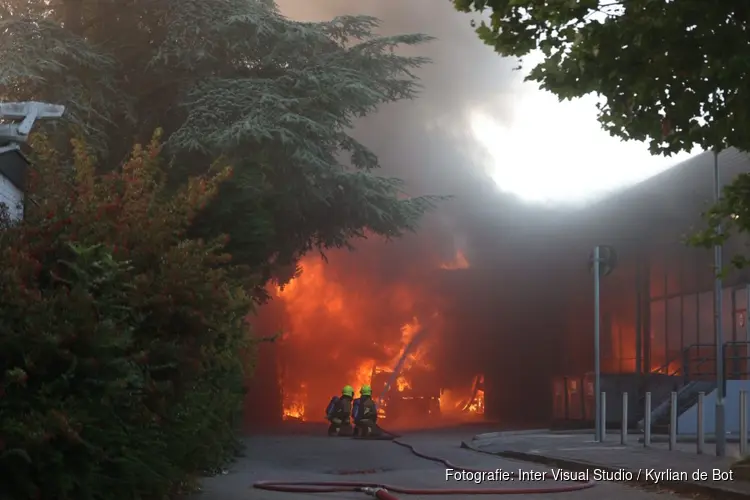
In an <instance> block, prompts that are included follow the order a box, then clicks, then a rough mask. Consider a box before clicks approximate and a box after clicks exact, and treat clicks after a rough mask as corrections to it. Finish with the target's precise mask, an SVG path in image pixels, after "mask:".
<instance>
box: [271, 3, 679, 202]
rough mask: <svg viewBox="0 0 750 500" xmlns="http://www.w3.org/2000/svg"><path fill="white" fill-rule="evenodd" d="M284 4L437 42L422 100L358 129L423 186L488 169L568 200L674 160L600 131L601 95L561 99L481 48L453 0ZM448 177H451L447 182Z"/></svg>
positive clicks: (430, 48)
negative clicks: (366, 19) (362, 18)
mask: <svg viewBox="0 0 750 500" xmlns="http://www.w3.org/2000/svg"><path fill="white" fill-rule="evenodd" d="M278 4H279V6H280V8H281V10H282V12H283V13H284V14H285V15H287V16H289V17H291V18H295V19H301V20H323V19H329V18H331V17H334V16H336V15H341V14H367V15H372V16H375V17H378V18H380V19H381V20H382V21H383V25H382V32H383V33H386V34H395V33H413V32H420V33H426V34H428V35H432V36H434V37H436V38H437V40H435V41H433V42H432V43H430V44H428V45H423V46H421V47H418V48H417V51H418V52H419V53H420V55H425V56H428V57H430V58H431V59H432V60H433V63H432V64H431V65H430V66H428V67H426V68H425V69H424V70H422V72H421V74H420V76H421V77H422V83H423V85H424V87H425V89H424V92H423V93H422V96H421V97H420V98H419V99H418V100H416V101H414V102H413V103H408V104H405V103H400V104H396V105H393V106H390V107H389V108H387V109H384V110H383V111H382V112H381V113H379V114H378V116H375V117H371V118H369V119H367V120H364V121H363V123H361V124H360V126H359V129H358V131H357V132H358V133H357V135H358V136H359V137H361V138H362V139H363V140H364V141H365V142H366V143H367V144H369V145H370V146H371V147H373V148H374V149H375V150H376V152H377V153H379V154H380V155H381V157H383V163H384V165H385V166H386V167H389V170H391V169H392V170H393V171H394V172H397V173H399V174H400V175H402V176H405V177H407V180H411V181H414V180H415V179H418V180H419V182H414V183H413V184H414V188H415V189H419V188H422V187H444V188H451V187H453V188H454V189H455V188H456V186H455V185H454V181H455V179H456V178H461V177H466V176H468V175H472V174H474V175H476V172H484V173H485V174H486V175H487V176H488V177H489V178H490V179H491V180H492V181H494V184H496V186H497V187H499V188H500V190H502V191H505V192H509V193H513V194H515V195H516V196H517V197H519V198H521V199H523V200H526V201H531V202H546V203H547V204H549V203H555V204H560V203H566V204H569V203H571V202H572V203H577V202H581V201H583V200H587V199H590V198H592V197H596V196H597V195H601V194H603V193H605V192H607V191H610V190H612V189H616V188H618V187H620V186H623V185H627V184H632V183H635V182H637V181H640V180H642V179H645V178H647V177H649V176H651V175H654V174H656V173H658V172H660V171H661V170H664V169H665V168H668V167H669V166H671V165H673V164H674V163H675V161H676V159H675V158H660V157H652V156H651V155H650V154H649V153H648V151H647V148H646V146H645V145H644V144H641V143H622V142H620V141H619V140H617V139H615V138H612V137H610V136H609V135H608V134H607V133H606V132H604V131H602V130H601V129H600V127H599V124H598V122H597V121H596V109H595V107H594V104H595V98H593V97H592V98H591V99H587V100H580V101H575V102H564V103H560V102H558V101H557V99H556V98H555V97H554V96H552V95H551V94H549V93H547V92H542V91H540V90H539V89H538V88H537V87H536V84H534V83H523V82H522V76H523V75H522V73H521V72H518V71H513V68H514V67H515V66H517V62H516V61H512V60H507V59H502V58H501V57H500V56H498V55H497V54H496V53H494V52H493V51H492V50H491V49H490V48H489V47H487V46H485V45H484V44H482V42H481V41H479V40H478V38H477V37H476V35H475V34H474V32H473V30H472V28H471V27H470V25H469V22H470V20H471V17H470V16H468V15H466V14H461V13H458V12H456V11H455V10H454V9H453V7H452V5H451V2H450V1H449V0H315V1H310V0H279V2H278ZM474 17H476V16H474ZM446 135H447V136H450V138H451V139H450V140H446V139H445V136H446ZM681 158H682V157H681ZM425 177H436V178H438V179H430V180H431V181H432V182H425ZM440 179H442V180H443V181H447V182H445V183H443V185H442V186H441V185H440V184H441V183H440ZM425 185H426V186H425Z"/></svg>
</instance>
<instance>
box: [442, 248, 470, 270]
mask: <svg viewBox="0 0 750 500" xmlns="http://www.w3.org/2000/svg"><path fill="white" fill-rule="evenodd" d="M468 268H469V261H468V260H466V256H465V255H464V253H463V252H462V251H461V250H458V251H457V252H456V256H455V257H453V260H451V261H450V262H444V263H443V264H440V269H447V270H456V269H468Z"/></svg>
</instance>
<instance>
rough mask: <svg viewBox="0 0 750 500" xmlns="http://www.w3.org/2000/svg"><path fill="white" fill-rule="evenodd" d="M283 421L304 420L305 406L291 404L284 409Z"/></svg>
mask: <svg viewBox="0 0 750 500" xmlns="http://www.w3.org/2000/svg"><path fill="white" fill-rule="evenodd" d="M284 420H305V406H304V405H302V404H301V403H292V404H291V405H290V406H288V407H285V408H284Z"/></svg>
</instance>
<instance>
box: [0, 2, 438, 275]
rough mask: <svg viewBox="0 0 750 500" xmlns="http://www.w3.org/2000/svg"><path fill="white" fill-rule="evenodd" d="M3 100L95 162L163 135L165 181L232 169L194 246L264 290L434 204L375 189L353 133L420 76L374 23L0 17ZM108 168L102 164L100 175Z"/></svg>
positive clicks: (263, 8)
mask: <svg viewBox="0 0 750 500" xmlns="http://www.w3.org/2000/svg"><path fill="white" fill-rule="evenodd" d="M0 19H1V21H0V23H2V30H0V45H1V46H2V47H3V50H4V52H3V63H2V68H0V94H1V95H4V98H6V99H15V100H20V99H32V98H33V99H43V100H48V101H52V102H59V103H63V104H66V105H68V106H69V112H68V118H69V120H70V123H71V124H72V125H73V126H74V128H73V130H74V131H75V132H76V133H80V134H83V135H84V136H85V137H86V139H87V142H88V143H89V144H90V145H92V146H94V147H96V150H97V153H98V154H100V155H102V156H104V155H108V156H109V158H112V159H115V160H117V159H119V158H121V157H123V156H124V155H125V154H126V153H127V150H128V148H129V143H132V141H133V140H136V141H138V140H141V141H142V140H144V139H147V138H148V135H149V134H150V133H151V131H152V130H153V129H154V128H155V127H162V128H163V129H164V130H165V137H166V146H167V151H168V153H169V154H170V155H171V156H173V157H174V158H176V159H177V160H178V161H177V162H176V164H177V165H179V166H180V169H179V170H175V172H173V176H174V177H175V178H176V181H181V180H184V178H185V176H187V175H191V174H196V173H199V172H200V169H202V168H203V166H204V165H206V164H207V163H210V162H211V161H213V160H215V159H217V158H220V157H221V158H223V159H224V160H225V161H226V162H227V163H228V164H231V165H232V166H233V167H234V168H235V173H236V175H235V177H234V179H233V180H232V181H231V182H230V183H227V184H226V185H224V186H223V187H222V189H221V193H220V195H219V196H218V197H217V198H216V201H215V202H214V203H212V206H211V207H209V210H208V211H207V212H206V213H204V214H203V215H202V217H201V218H200V220H198V221H196V225H195V227H194V231H195V234H198V235H202V236H211V235H214V234H217V233H226V234H229V235H230V236H231V242H230V244H229V251H230V252H231V253H232V254H233V255H234V256H235V257H236V258H237V259H238V260H240V261H241V262H244V263H247V264H250V265H252V266H253V269H255V270H256V271H257V272H259V273H262V274H263V275H264V276H265V277H267V276H268V275H269V273H271V272H272V271H273V270H274V269H276V268H277V267H280V266H286V265H288V264H290V263H293V262H294V261H295V259H296V258H298V257H299V256H300V255H302V254H303V253H305V252H307V251H309V250H311V249H321V250H322V249H325V248H329V247H341V246H345V245H347V242H348V241H349V240H350V239H351V238H355V237H361V236H363V235H364V234H365V233H366V232H369V233H374V234H377V235H382V236H385V237H396V236H399V235H400V234H402V233H403V232H404V231H410V230H414V229H415V227H416V224H417V222H418V219H419V217H420V216H421V215H422V214H423V213H424V212H425V211H426V210H428V209H429V208H430V207H431V206H432V205H433V202H434V201H435V200H436V198H433V197H408V196H405V195H404V194H403V193H402V189H403V187H402V185H401V182H400V181H399V180H398V179H393V178H386V177H381V176H378V175H375V171H376V169H377V168H378V161H377V158H376V156H375V155H374V154H373V153H372V152H371V151H370V150H368V149H367V148H366V147H365V146H364V145H363V144H360V143H359V142H357V141H356V140H354V139H353V138H352V136H351V135H350V128H351V127H352V124H353V122H354V120H355V119H357V118H358V117H361V116H363V115H366V114H368V113H370V112H372V111H373V110H375V109H377V108H378V106H380V105H382V104H385V103H389V102H394V101H398V100H401V99H411V98H413V97H414V96H415V95H416V93H417V91H418V89H419V85H418V82H417V79H416V78H415V76H414V74H413V73H412V71H413V70H414V69H416V68H418V67H419V66H421V65H422V64H424V63H425V62H426V61H425V59H423V58H419V57H406V56H402V55H399V54H398V53H397V52H395V51H394V49H396V48H397V47H399V46H402V45H416V44H420V43H422V42H425V41H427V40H428V39H429V37H427V36H424V35H404V36H395V37H380V36H377V35H376V34H375V30H376V28H377V26H378V21H377V20H376V19H373V18H370V17H349V16H347V17H339V18H336V19H334V20H332V21H329V22H321V23H306V22H296V21H292V20H289V19H287V18H285V17H284V16H282V15H281V14H280V13H279V12H278V10H277V8H276V6H275V4H274V3H273V2H272V1H268V0H262V1H261V0H157V1H153V2H140V1H131V2H115V1H102V2H93V3H92V2H80V1H73V0H61V1H60V2H55V3H53V4H48V3H47V2H42V1H40V0H39V1H34V2H22V1H20V0H4V1H2V2H0ZM108 164H111V163H108Z"/></svg>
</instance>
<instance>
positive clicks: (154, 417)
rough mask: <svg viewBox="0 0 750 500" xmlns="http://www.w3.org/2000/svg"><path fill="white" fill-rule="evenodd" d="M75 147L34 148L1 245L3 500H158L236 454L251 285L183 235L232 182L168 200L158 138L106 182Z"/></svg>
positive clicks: (223, 171)
mask: <svg viewBox="0 0 750 500" xmlns="http://www.w3.org/2000/svg"><path fill="white" fill-rule="evenodd" d="M74 146H75V147H74V151H75V154H74V162H73V165H72V168H71V165H66V164H65V162H64V161H63V160H62V159H61V157H60V156H58V155H57V154H55V153H54V152H53V151H52V150H50V149H49V148H46V147H44V145H43V144H42V145H39V144H38V145H36V148H35V150H36V152H37V155H38V158H37V159H36V162H35V163H36V168H35V169H34V172H33V173H34V175H33V177H32V179H31V198H32V199H33V200H34V202H33V203H27V207H26V218H25V220H24V221H23V222H22V223H19V224H13V223H11V222H10V221H9V220H8V219H7V218H3V226H4V228H3V230H2V231H0V304H1V305H0V369H1V370H0V470H2V471H3V472H2V475H3V480H2V481H1V482H0V498H11V499H16V498H17V499H28V498H38V499H56V500H65V499H76V500H84V499H105V498H106V499H108V500H116V499H129V500H131V499H136V498H163V497H165V496H166V495H168V494H170V493H172V492H174V491H175V489H176V488H178V487H182V486H184V485H185V484H186V481H188V480H189V479H190V478H191V477H193V474H194V473H195V472H197V471H200V470H203V469H207V468H211V467H215V466H217V465H218V464H219V463H221V462H222V461H223V460H225V459H226V458H227V456H228V455H229V454H230V453H232V451H233V450H234V448H233V447H234V445H235V442H234V441H233V430H234V429H233V420H234V419H235V418H236V415H237V414H238V411H239V408H240V406H241V399H242V390H241V387H242V386H241V383H242V372H243V366H242V362H241V359H242V358H243V352H245V350H246V349H248V348H250V347H252V346H251V345H249V344H248V342H247V338H248V336H247V326H246V320H245V318H246V316H247V314H248V313H249V311H250V310H251V307H252V304H251V302H252V301H251V300H250V297H249V296H248V295H247V293H246V291H245V290H246V288H245V285H246V284H245V283H239V282H237V281H236V278H235V277H236V276H243V277H245V279H246V277H247V275H248V273H247V272H238V271H240V270H239V269H237V268H236V266H234V265H233V264H232V262H231V259H230V257H229V255H227V254H226V252H225V250H224V247H225V245H226V243H227V241H226V238H219V239H217V240H214V241H202V240H199V239H190V238H189V237H188V232H187V230H188V228H189V226H190V225H191V222H192V221H193V220H194V219H195V217H197V216H198V215H199V214H200V213H201V210H202V209H203V207H205V206H206V204H207V203H209V202H210V200H211V199H212V198H213V197H215V196H216V193H217V191H218V188H219V186H220V185H221V184H222V183H223V182H225V181H226V180H227V179H228V178H229V177H230V176H231V170H230V169H228V168H212V169H211V170H209V173H208V174H206V175H204V176H200V177H195V178H191V179H190V180H189V182H188V183H187V184H186V185H185V186H182V187H181V188H180V189H177V190H173V189H172V190H168V189H167V187H166V185H165V182H164V178H165V177H166V175H165V172H166V168H165V167H164V166H163V165H161V163H160V161H159V156H160V155H159V153H160V146H159V141H158V137H155V139H154V140H153V141H152V143H151V144H149V145H148V146H146V147H141V146H136V147H135V148H134V149H133V152H132V154H131V156H130V157H129V159H128V161H127V162H126V163H125V164H124V166H123V167H122V168H121V169H118V170H116V171H114V172H111V173H108V174H106V175H98V174H97V173H96V169H95V165H94V164H93V161H92V160H91V157H90V156H88V155H87V153H86V150H85V148H84V147H83V146H82V145H81V144H74ZM109 170H110V171H111V169H109Z"/></svg>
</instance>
